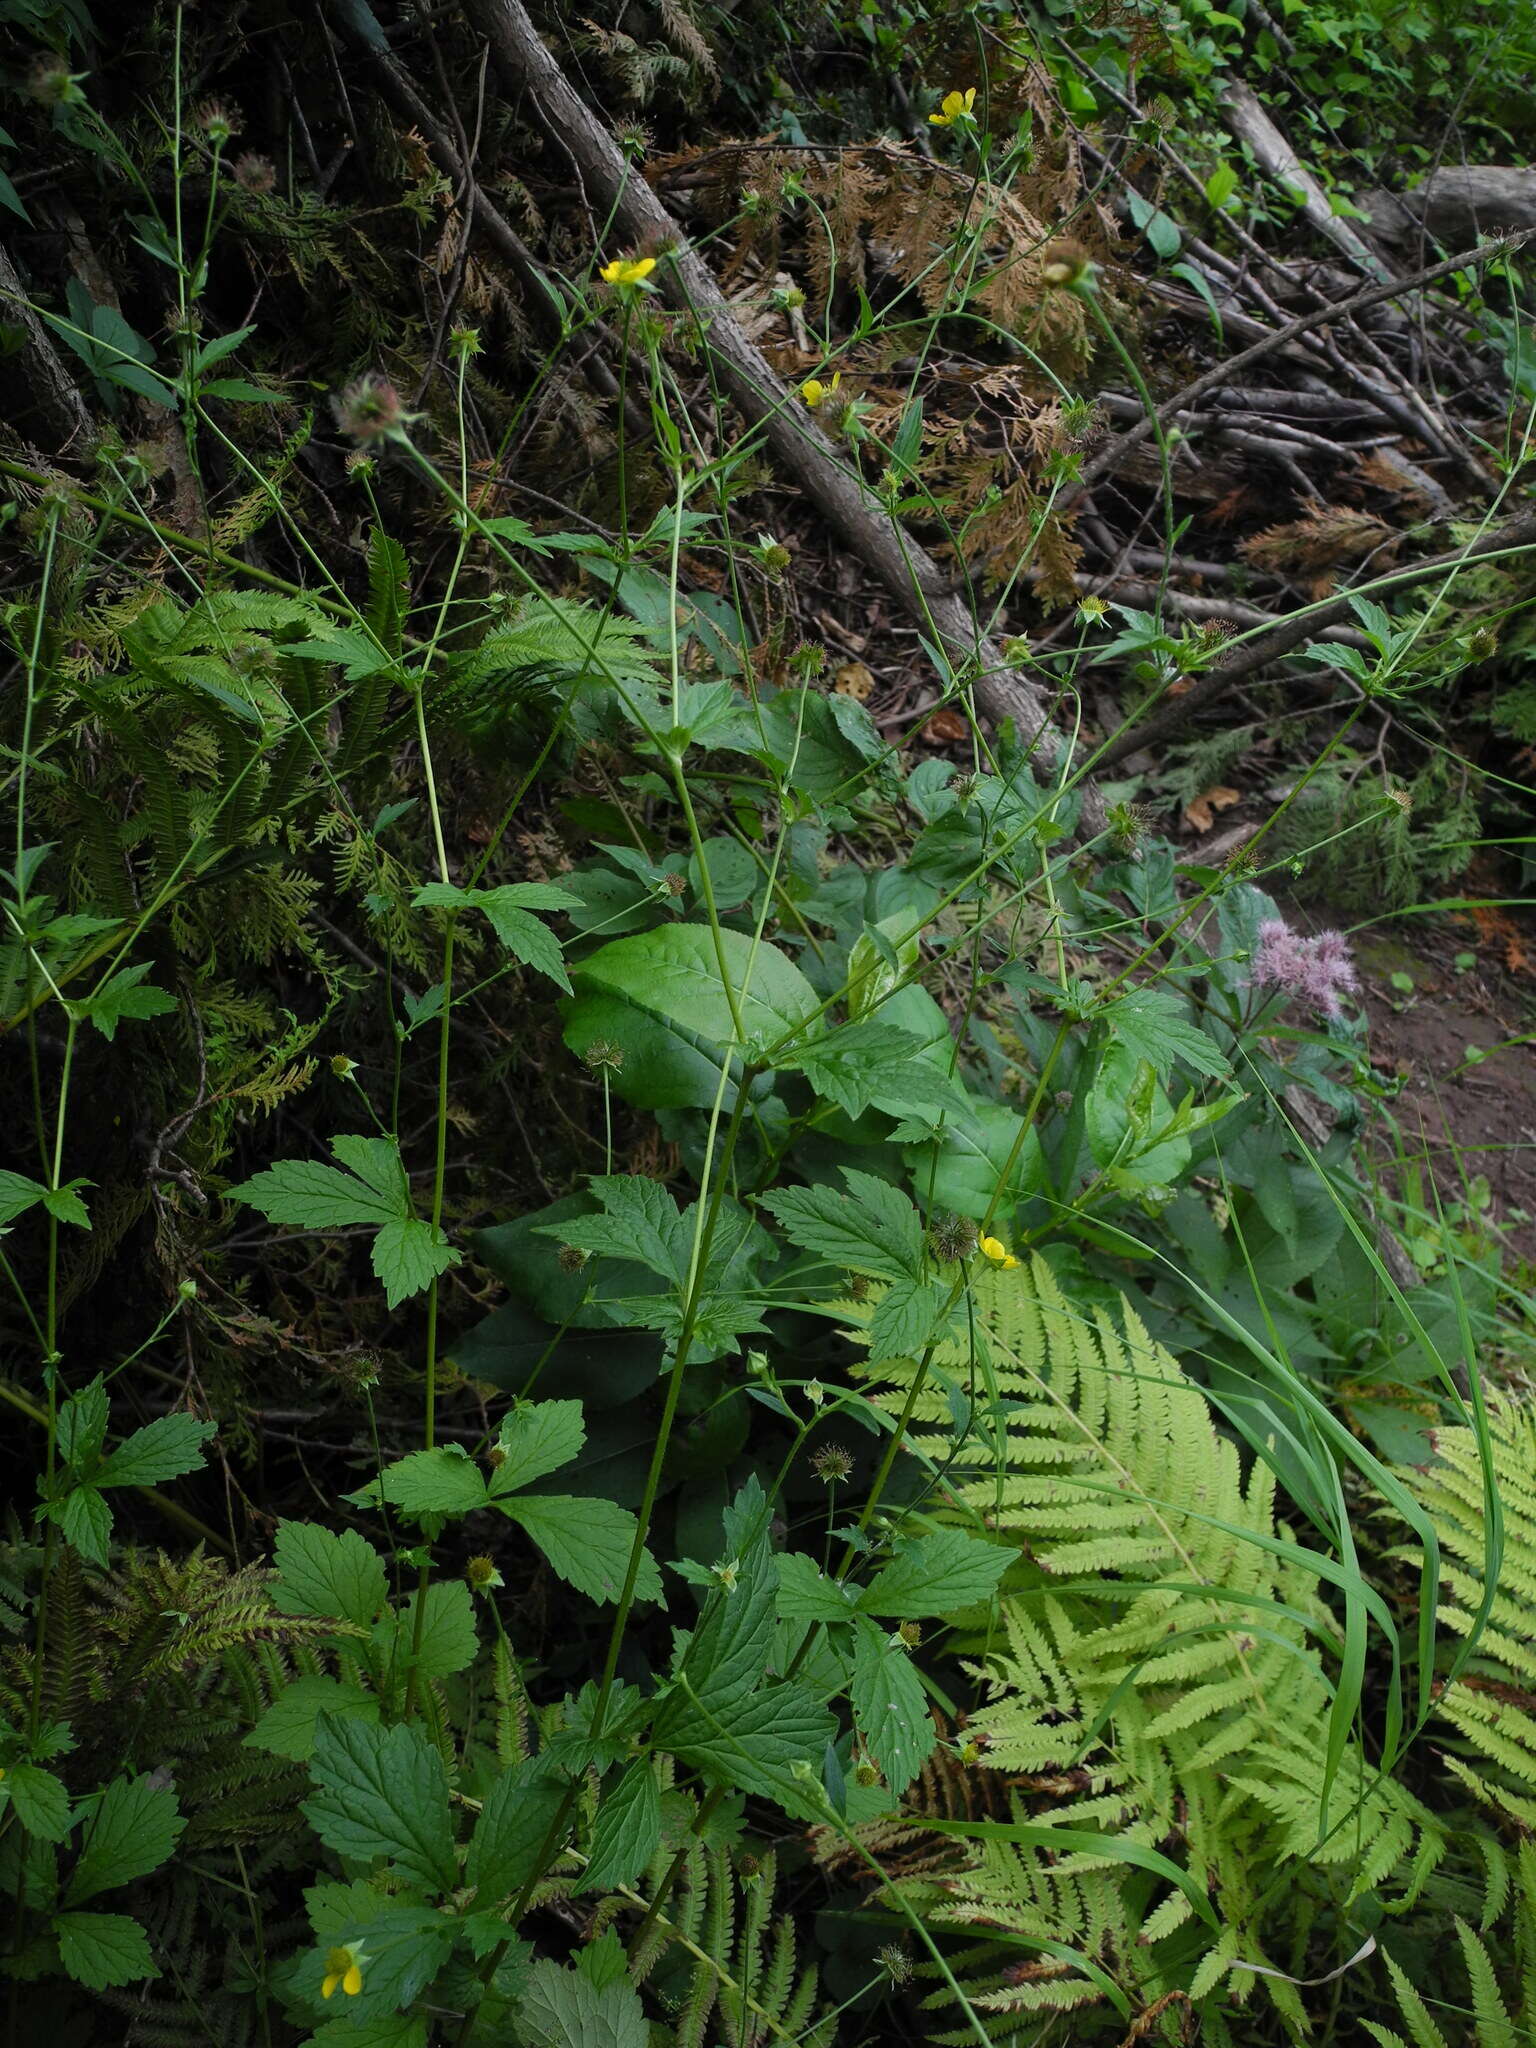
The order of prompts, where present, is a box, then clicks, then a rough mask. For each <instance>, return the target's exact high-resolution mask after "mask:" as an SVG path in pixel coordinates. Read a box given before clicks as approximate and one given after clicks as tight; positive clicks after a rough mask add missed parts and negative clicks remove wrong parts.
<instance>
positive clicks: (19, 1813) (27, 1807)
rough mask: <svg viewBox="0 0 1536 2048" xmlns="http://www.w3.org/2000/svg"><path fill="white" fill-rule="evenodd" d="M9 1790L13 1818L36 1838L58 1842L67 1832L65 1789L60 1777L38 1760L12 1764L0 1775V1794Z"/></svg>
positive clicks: (68, 1819) (68, 1814) (66, 1793)
mask: <svg viewBox="0 0 1536 2048" xmlns="http://www.w3.org/2000/svg"><path fill="white" fill-rule="evenodd" d="M7 1792H8V1793H9V1794H10V1796H11V1805H12V1807H13V1809H14V1810H15V1814H16V1818H17V1820H19V1821H20V1822H21V1825H22V1826H23V1827H24V1828H25V1829H26V1831H27V1833H28V1834H29V1835H36V1836H37V1838H38V1840H39V1841H43V1842H62V1841H63V1840H64V1839H65V1837H66V1836H67V1835H68V1833H69V1825H70V1800H69V1793H68V1792H67V1791H66V1789H65V1787H64V1782H63V1780H62V1779H61V1778H56V1777H55V1776H54V1775H53V1773H52V1771H45V1770H43V1768H42V1767H41V1765H39V1764H12V1765H11V1767H10V1769H9V1770H8V1771H7V1772H6V1773H5V1775H4V1777H3V1778H0V1794H4V1793H7Z"/></svg>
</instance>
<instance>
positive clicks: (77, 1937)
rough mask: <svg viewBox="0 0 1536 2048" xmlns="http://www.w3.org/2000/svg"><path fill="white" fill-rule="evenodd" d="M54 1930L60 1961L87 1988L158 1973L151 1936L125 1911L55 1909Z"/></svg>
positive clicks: (132, 1981) (99, 1988) (129, 1981)
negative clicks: (90, 1911) (81, 1911)
mask: <svg viewBox="0 0 1536 2048" xmlns="http://www.w3.org/2000/svg"><path fill="white" fill-rule="evenodd" d="M53 1931H54V1934H55V1936H56V1937H57V1939H58V1944H59V1961H60V1962H61V1963H62V1964H63V1965H64V1969H65V1971H66V1973H67V1974H68V1975H69V1976H71V1977H73V1978H74V1980H75V1982H76V1983H77V1984H83V1985H84V1986H85V1988H86V1990H87V1991H106V1990H108V1989H110V1988H111V1987H112V1986H113V1985H116V1984H136V1983H137V1982H138V1981H139V1979H140V1978H141V1977H156V1976H158V1975H159V1971H158V1970H157V1969H156V1968H155V1959H154V1957H153V1955H152V1954H151V1953H150V1947H149V1937H148V1936H147V1935H146V1934H145V1932H144V1930H143V1928H142V1927H141V1926H140V1925H139V1923H138V1921H137V1920H130V1919H129V1917H128V1915H127V1914H126V1913H56V1914H55V1915H54V1920H53Z"/></svg>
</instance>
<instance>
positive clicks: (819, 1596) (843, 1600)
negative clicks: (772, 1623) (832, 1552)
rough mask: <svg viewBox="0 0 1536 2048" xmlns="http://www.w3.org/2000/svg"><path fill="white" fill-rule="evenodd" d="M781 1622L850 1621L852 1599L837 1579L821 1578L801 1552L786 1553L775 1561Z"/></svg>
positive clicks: (814, 1563)
mask: <svg viewBox="0 0 1536 2048" xmlns="http://www.w3.org/2000/svg"><path fill="white" fill-rule="evenodd" d="M778 1567H779V1594H778V1603H777V1604H778V1613H779V1619H780V1620H781V1621H827V1622H838V1621H852V1619H853V1616H854V1599H853V1595H852V1593H851V1592H846V1591H844V1589H843V1586H842V1585H841V1583H840V1582H839V1581H838V1580H837V1579H829V1578H827V1577H825V1576H824V1574H823V1573H822V1571H821V1570H820V1568H819V1567H818V1565H817V1564H816V1561H815V1559H814V1558H810V1557H807V1556H806V1554H805V1552H804V1551H803V1550H786V1551H785V1552H784V1554H783V1556H782V1557H780V1558H779V1560H778Z"/></svg>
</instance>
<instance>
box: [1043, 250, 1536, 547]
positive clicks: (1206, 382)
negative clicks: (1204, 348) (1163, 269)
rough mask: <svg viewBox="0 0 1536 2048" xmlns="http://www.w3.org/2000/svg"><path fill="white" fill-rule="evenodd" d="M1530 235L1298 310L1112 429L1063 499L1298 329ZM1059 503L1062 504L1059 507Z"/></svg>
mask: <svg viewBox="0 0 1536 2048" xmlns="http://www.w3.org/2000/svg"><path fill="white" fill-rule="evenodd" d="M1533 235H1536V229H1527V230H1526V231H1525V232H1523V233H1521V234H1518V235H1501V236H1499V237H1498V238H1497V239H1496V240H1494V241H1491V242H1480V243H1479V244H1478V246H1477V247H1476V248H1475V249H1464V250H1463V251H1462V252H1461V254H1460V255H1459V256H1448V257H1447V258H1446V259H1445V261H1444V262H1443V263H1432V264H1430V265H1429V267H1428V268H1427V269H1425V270H1419V271H1415V272H1414V274H1413V275H1412V276H1411V277H1404V278H1397V279H1394V280H1393V282H1392V283H1390V284H1373V285H1366V286H1365V287H1364V288H1363V289H1362V290H1360V291H1358V292H1355V293H1354V294H1353V295H1352V296H1351V297H1350V298H1347V299H1340V300H1339V301H1338V302H1337V303H1336V304H1333V305H1328V306H1319V307H1316V308H1315V309H1314V310H1313V311H1312V312H1310V313H1302V314H1299V315H1298V316H1297V317H1296V319H1294V320H1291V321H1288V322H1287V323H1286V325H1285V326H1284V327H1277V328H1275V329H1274V330H1273V331H1272V332H1270V333H1269V334H1266V335H1265V337H1264V339H1263V340H1262V341H1256V342H1254V343H1253V344H1252V345H1251V347H1248V348H1245V349H1242V350H1240V351H1239V353H1238V354H1237V355H1235V356H1228V357H1227V359H1226V360H1225V361H1224V362H1221V363H1218V364H1217V365H1216V367H1215V368H1214V369H1211V370H1207V371H1205V372H1204V374H1203V375H1201V376H1199V377H1196V378H1195V379H1194V380H1193V381H1192V382H1191V383H1189V384H1186V385H1185V386H1184V388H1183V390H1182V391H1176V392H1175V393H1174V394H1173V396H1172V397H1171V398H1169V399H1165V400H1164V402H1163V403H1162V404H1161V405H1160V406H1159V407H1158V408H1157V412H1156V414H1155V415H1151V414H1149V415H1147V416H1146V417H1144V418H1142V419H1140V420H1138V421H1137V422H1136V424H1135V425H1134V426H1133V427H1127V429H1126V430H1125V432H1124V433H1123V434H1117V435H1116V436H1115V438H1114V440H1113V441H1110V442H1108V443H1107V444H1106V445H1105V446H1104V447H1103V448H1101V449H1100V450H1099V452H1098V454H1097V455H1095V456H1094V458H1093V460H1092V461H1091V462H1087V463H1085V464H1084V465H1083V471H1082V475H1081V476H1080V477H1079V478H1078V480H1077V482H1076V483H1075V484H1074V485H1072V487H1071V488H1070V490H1069V492H1068V493H1067V495H1066V499H1065V504H1066V505H1071V504H1075V503H1076V501H1077V499H1078V498H1080V497H1081V496H1082V494H1083V493H1084V491H1089V490H1092V488H1093V486H1094V485H1095V484H1096V483H1098V482H1099V481H1100V479H1101V478H1103V477H1106V476H1108V475H1110V474H1111V473H1112V472H1113V471H1114V470H1115V469H1117V468H1118V467H1119V466H1120V464H1121V463H1122V462H1123V461H1124V460H1125V458H1126V456H1127V455H1128V454H1129V453H1130V451H1131V450H1132V449H1133V448H1136V447H1139V446H1140V444H1141V443H1142V442H1143V441H1145V440H1147V439H1148V437H1149V436H1150V435H1151V434H1152V432H1153V429H1154V425H1156V426H1162V427H1165V426H1167V425H1168V424H1169V422H1170V421H1172V420H1173V419H1175V418H1176V417H1177V416H1178V414H1179V413H1181V412H1183V411H1185V410H1186V409H1187V408H1188V407H1189V406H1191V405H1193V404H1194V403H1195V401H1196V400H1197V399H1200V398H1204V396H1205V394H1206V393H1207V392H1208V391H1216V390H1218V389H1220V387H1221V386H1222V385H1224V384H1230V383H1231V382H1232V379H1233V378H1234V377H1235V376H1236V375H1237V373H1238V371H1239V370H1245V369H1246V368H1247V367H1248V365H1249V364H1250V363H1258V362H1262V361H1263V359H1264V358H1265V356H1267V355H1272V354H1274V352H1275V351H1276V350H1277V349H1282V348H1284V347H1286V345H1287V344H1288V343H1290V342H1293V341H1295V340H1296V339H1297V338H1298V337H1299V336H1301V335H1303V334H1310V333H1311V332H1312V330H1313V329H1314V328H1317V327H1326V326H1327V325H1328V324H1329V323H1330V322H1331V321H1334V320H1342V319H1344V318H1345V317H1346V316H1347V315H1349V314H1351V313H1358V312H1361V311H1363V310H1364V308H1365V307H1367V306H1379V305H1381V304H1382V303H1383V302H1384V301H1385V300H1387V299H1399V298H1403V297H1406V295H1407V294H1408V293H1409V292H1415V291H1420V290H1422V289H1423V287H1424V286H1425V285H1427V284H1434V283H1436V282H1437V281H1438V280H1439V279H1440V278H1442V277H1450V276H1452V275H1453V273H1454V272H1456V271H1458V270H1470V269H1471V268H1472V267H1473V265H1474V264H1479V263H1494V262H1497V261H1498V259H1499V258H1500V257H1502V256H1508V255H1509V254H1511V252H1512V251H1514V250H1516V249H1520V248H1523V247H1524V246H1525V244H1526V243H1527V242H1528V241H1530V240H1531V238H1532V236H1533ZM1373 396H1375V397H1376V399H1377V402H1378V403H1379V404H1382V405H1383V407H1384V409H1385V400H1384V399H1383V398H1382V396H1381V394H1379V393H1373ZM1064 509H1065V508H1064Z"/></svg>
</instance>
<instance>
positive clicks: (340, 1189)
mask: <svg viewBox="0 0 1536 2048" xmlns="http://www.w3.org/2000/svg"><path fill="white" fill-rule="evenodd" d="M333 1149H334V1148H333ZM229 1192H230V1194H231V1196H232V1197H233V1198H234V1199H235V1200H237V1201H242V1202H249V1204H250V1205H251V1207H252V1208H253V1209H258V1210H260V1212H261V1214H262V1215H263V1216H265V1217H266V1219H267V1221H268V1222H269V1223H287V1224H291V1225H293V1226H294V1227H295V1228H297V1229H301V1230H344V1229H346V1228H347V1227H348V1226H349V1225H351V1224H354V1223H372V1224H378V1225H382V1224H385V1223H389V1222H391V1221H393V1220H394V1219H395V1218H397V1217H399V1216H402V1215H408V1214H409V1202H408V1200H407V1196H406V1191H405V1188H404V1185H403V1183H402V1186H401V1188H400V1190H399V1192H398V1193H394V1192H390V1193H386V1194H381V1193H380V1192H379V1190H378V1189H377V1188H375V1187H370V1186H369V1185H368V1184H367V1183H366V1182H364V1181H361V1180H359V1179H358V1177H357V1175H356V1174H352V1173H343V1172H342V1171H341V1169H340V1168H339V1167H335V1166H326V1165H324V1164H323V1163H322V1162H321V1161H320V1160H318V1159H285V1160H283V1161H282V1162H281V1164H279V1165H277V1166H268V1167H265V1168H263V1170H262V1171H261V1172H260V1173H254V1174H252V1175H251V1178H250V1179H249V1180H247V1181H242V1182H241V1183H240V1184H239V1186H238V1187H233V1188H231V1189H230V1191H229Z"/></svg>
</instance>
